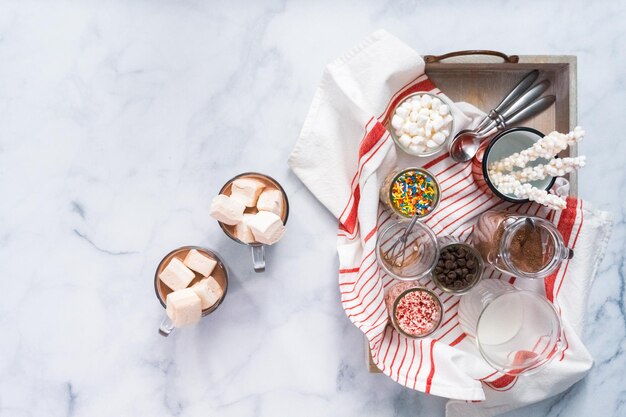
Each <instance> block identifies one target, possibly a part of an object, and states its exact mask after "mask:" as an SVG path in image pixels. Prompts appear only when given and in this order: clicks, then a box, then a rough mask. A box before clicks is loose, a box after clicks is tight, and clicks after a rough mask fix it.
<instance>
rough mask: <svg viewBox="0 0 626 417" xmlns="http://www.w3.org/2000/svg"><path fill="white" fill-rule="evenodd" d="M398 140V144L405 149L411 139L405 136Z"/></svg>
mask: <svg viewBox="0 0 626 417" xmlns="http://www.w3.org/2000/svg"><path fill="white" fill-rule="evenodd" d="M398 140H399V141H400V144H401V145H402V146H404V147H407V146H409V145H410V144H411V137H410V136H409V135H407V134H404V135H402V136H400V139H398Z"/></svg>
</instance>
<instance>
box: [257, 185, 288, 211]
mask: <svg viewBox="0 0 626 417" xmlns="http://www.w3.org/2000/svg"><path fill="white" fill-rule="evenodd" d="M256 208H257V209H258V210H259V211H263V210H265V211H271V212H272V213H274V214H277V215H279V216H280V215H281V213H282V211H283V194H282V193H281V192H280V191H279V190H277V189H274V188H268V189H266V190H264V191H263V192H262V193H261V195H260V196H259V199H258V201H257V203H256Z"/></svg>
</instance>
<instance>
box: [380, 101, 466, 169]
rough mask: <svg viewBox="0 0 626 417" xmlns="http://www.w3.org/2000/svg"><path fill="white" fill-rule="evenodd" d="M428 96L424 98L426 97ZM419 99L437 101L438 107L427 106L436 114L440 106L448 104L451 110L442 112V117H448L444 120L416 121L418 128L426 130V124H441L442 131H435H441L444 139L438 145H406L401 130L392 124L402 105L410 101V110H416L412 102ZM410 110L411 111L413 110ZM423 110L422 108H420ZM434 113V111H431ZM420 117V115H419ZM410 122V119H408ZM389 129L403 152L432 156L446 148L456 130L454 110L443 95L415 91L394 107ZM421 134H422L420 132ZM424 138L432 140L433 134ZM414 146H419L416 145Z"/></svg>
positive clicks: (388, 125)
mask: <svg viewBox="0 0 626 417" xmlns="http://www.w3.org/2000/svg"><path fill="white" fill-rule="evenodd" d="M425 96H426V97H427V98H424V97H425ZM414 99H417V101H418V102H421V100H420V99H423V100H426V101H427V102H428V103H432V102H437V103H438V105H437V108H435V109H433V108H427V110H429V111H430V112H432V111H434V112H435V114H437V113H439V112H438V110H439V107H440V106H446V107H447V108H448V109H449V110H448V113H446V114H440V116H441V118H444V119H445V118H447V119H445V120H443V121H439V122H436V121H432V120H431V121H428V122H426V121H425V119H422V120H421V121H418V120H415V122H416V123H417V125H416V126H417V129H418V130H422V131H423V130H425V129H426V126H429V125H431V124H432V123H433V122H434V123H439V125H440V126H442V125H443V126H442V128H441V130H440V131H438V132H437V131H435V133H440V134H441V135H443V141H442V142H441V143H440V144H438V145H437V146H433V147H429V146H426V145H425V144H424V145H421V149H418V148H420V146H419V145H408V146H407V145H406V144H403V143H402V140H401V139H400V138H401V136H402V133H403V132H401V131H397V129H396V128H394V127H393V125H392V121H393V117H394V116H396V112H397V111H398V109H399V108H400V107H403V106H407V104H405V103H408V108H409V109H410V110H415V109H411V107H412V106H411V104H412V103H411V102H412V101H413V100H414ZM430 105H431V104H428V106H430ZM420 107H421V106H420ZM410 110H409V112H411V111H410ZM420 110H421V109H420ZM431 114H432V113H431ZM418 117H420V116H418ZM426 117H427V118H428V117H430V116H428V113H427V115H426ZM407 122H408V121H407ZM387 130H388V131H389V133H390V135H391V138H392V139H393V141H394V142H395V143H396V145H397V146H398V148H400V149H401V150H402V151H403V152H405V153H407V154H409V155H414V156H421V157H425V156H431V155H435V154H436V153H439V152H440V151H441V150H443V149H445V148H446V144H447V142H448V141H449V139H450V137H451V136H452V133H453V132H454V116H453V115H452V111H451V110H450V106H449V104H448V103H447V102H446V101H445V100H442V98H441V96H437V95H435V94H430V93H425V92H417V93H413V94H409V95H408V96H406V97H405V98H404V99H403V100H402V101H400V102H399V103H398V104H397V105H396V106H395V107H394V109H393V112H392V113H391V116H390V117H389V121H388V123H387ZM431 132H432V131H431ZM424 134H425V132H423V133H422V134H421V135H424ZM418 135H420V134H418ZM423 139H424V140H425V141H428V140H432V138H431V136H428V138H426V137H423ZM414 146H417V148H416V147H414Z"/></svg>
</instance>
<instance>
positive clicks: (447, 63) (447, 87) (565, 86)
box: [365, 51, 578, 372]
mask: <svg viewBox="0 0 626 417" xmlns="http://www.w3.org/2000/svg"><path fill="white" fill-rule="evenodd" d="M424 60H425V61H426V74H427V75H428V77H429V78H430V79H431V80H432V81H433V82H434V83H435V85H436V86H437V87H438V88H439V89H441V91H443V92H444V93H445V94H446V95H447V96H448V97H450V99H451V100H452V101H455V102H457V101H465V102H468V103H470V104H473V105H475V106H476V107H478V108H480V109H482V110H483V111H489V110H491V109H493V108H494V107H495V106H497V105H498V103H500V101H501V100H502V98H503V97H504V96H505V95H506V94H507V93H508V92H509V91H510V90H511V88H513V86H514V85H515V84H516V83H517V82H518V81H519V80H521V79H522V77H523V76H524V75H525V74H526V73H528V72H529V71H531V70H533V69H538V70H540V71H541V73H540V75H539V80H542V79H548V80H550V88H549V89H548V91H547V92H546V93H545V94H554V95H555V96H556V102H555V103H554V105H552V106H551V107H550V108H548V109H547V110H546V111H544V112H543V113H541V114H539V115H537V116H535V117H533V118H531V119H529V120H527V121H526V122H524V123H523V124H522V125H523V126H529V127H533V128H535V129H537V130H539V131H540V132H543V133H545V134H547V133H549V132H552V131H553V130H558V131H559V132H569V131H570V130H573V129H574V127H576V123H577V108H576V56H573V55H521V56H517V55H512V56H507V55H505V54H502V53H500V52H495V51H460V52H452V53H450V54H445V55H441V56H433V55H427V56H425V57H424ZM577 154H578V150H577V148H576V146H572V147H570V149H569V152H568V151H565V152H564V153H563V154H562V155H561V156H576V155H577ZM568 179H569V181H570V194H571V195H577V194H578V182H577V176H576V172H574V173H572V174H570V176H569V178H568ZM365 342H366V343H365V352H366V357H367V365H368V368H369V370H370V372H380V371H379V369H378V368H377V367H376V365H375V364H374V362H373V361H372V357H371V355H370V351H369V344H368V343H367V339H365Z"/></svg>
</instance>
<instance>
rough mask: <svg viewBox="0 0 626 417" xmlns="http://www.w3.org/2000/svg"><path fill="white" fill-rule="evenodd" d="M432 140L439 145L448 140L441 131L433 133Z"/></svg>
mask: <svg viewBox="0 0 626 417" xmlns="http://www.w3.org/2000/svg"><path fill="white" fill-rule="evenodd" d="M432 140H433V141H435V143H436V144H437V145H441V144H442V143H444V142H445V141H446V137H445V136H444V135H443V133H441V132H437V133H435V134H434V135H433V137H432Z"/></svg>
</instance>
